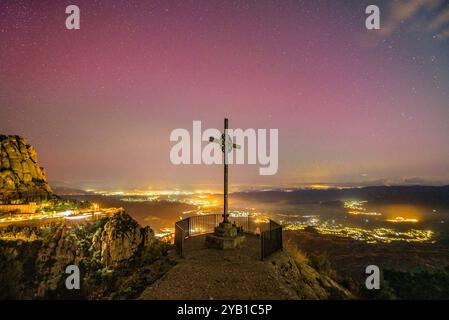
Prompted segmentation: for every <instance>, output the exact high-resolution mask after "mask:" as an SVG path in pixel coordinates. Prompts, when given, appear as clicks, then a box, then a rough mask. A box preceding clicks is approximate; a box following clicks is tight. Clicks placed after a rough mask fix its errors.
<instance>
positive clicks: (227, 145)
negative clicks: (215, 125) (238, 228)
mask: <svg viewBox="0 0 449 320" xmlns="http://www.w3.org/2000/svg"><path fill="white" fill-rule="evenodd" d="M209 141H210V142H214V143H218V144H219V145H221V151H222V152H223V165H224V198H223V202H224V204H223V222H225V223H227V222H229V221H228V216H229V214H228V153H230V152H231V151H232V149H240V146H239V145H236V144H235V143H232V138H231V137H230V136H229V135H228V119H227V118H225V119H224V133H223V134H222V135H221V139H216V138H214V137H210V138H209Z"/></svg>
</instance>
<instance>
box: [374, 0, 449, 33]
mask: <svg viewBox="0 0 449 320" xmlns="http://www.w3.org/2000/svg"><path fill="white" fill-rule="evenodd" d="M443 2H444V0H397V1H392V2H391V3H390V9H389V12H390V14H389V17H388V18H387V20H386V22H385V23H384V24H383V26H382V27H381V31H382V34H383V35H384V36H389V35H391V34H392V33H393V32H394V31H395V30H396V29H397V28H398V27H399V26H400V25H401V24H404V23H405V22H407V21H410V20H411V19H413V18H414V17H415V16H417V15H418V14H419V13H420V12H421V11H423V10H427V11H433V10H436V9H438V8H439V7H440V6H441V4H442V3H443ZM448 19H449V8H448V9H446V10H445V11H443V13H441V14H440V15H438V16H437V18H435V20H433V21H431V22H430V25H429V30H431V29H430V28H435V29H437V28H439V27H440V26H442V25H443V24H444V23H446V22H447V21H448ZM435 29H432V30H435Z"/></svg>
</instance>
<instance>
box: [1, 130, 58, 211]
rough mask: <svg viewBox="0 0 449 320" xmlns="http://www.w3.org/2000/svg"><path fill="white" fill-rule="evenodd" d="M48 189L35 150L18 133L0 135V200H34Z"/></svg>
mask: <svg viewBox="0 0 449 320" xmlns="http://www.w3.org/2000/svg"><path fill="white" fill-rule="evenodd" d="M51 193H52V191H51V189H50V186H49V185H48V184H47V182H46V177H45V170H44V168H42V167H40V166H39V165H38V162H37V154H36V150H34V148H33V147H32V146H31V145H29V144H28V143H27V142H26V140H25V139H23V138H21V137H19V136H5V135H0V203H9V202H25V201H38V200H42V199H46V198H48V197H49V196H50V195H51Z"/></svg>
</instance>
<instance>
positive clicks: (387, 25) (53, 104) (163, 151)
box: [0, 0, 449, 189]
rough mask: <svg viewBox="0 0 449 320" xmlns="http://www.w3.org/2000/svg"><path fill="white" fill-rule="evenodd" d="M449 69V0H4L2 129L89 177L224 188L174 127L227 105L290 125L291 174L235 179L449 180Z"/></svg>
mask: <svg viewBox="0 0 449 320" xmlns="http://www.w3.org/2000/svg"><path fill="white" fill-rule="evenodd" d="M112 3H113V4H112ZM70 4H76V5H78V6H79V7H80V10H81V29H80V30H67V29H66V28H65V19H66V17H67V15H66V14H65V8H66V6H68V5H70ZM369 4H376V5H378V6H379V7H380V8H381V30H378V31H375V30H371V31H368V30H366V28H365V18H366V14H365V8H366V6H367V5H369ZM448 71H449V1H447V0H446V1H444V0H441V1H440V0H406V1H381V0H370V1H358V0H356V1H349V0H344V1H343V0H336V1H329V0H326V1H319V0H313V1H312V0H310V1H300V0H295V1H286V0H284V1H211V0H207V1H186V0H183V1H153V0H152V1H133V0H126V1H113V2H112V1H94V0H88V1H84V0H73V1H58V2H57V4H56V2H55V1H44V0H41V1H20V0H0V133H3V134H18V135H21V136H23V137H25V138H26V139H27V140H28V141H29V142H30V143H31V144H33V145H34V146H35V147H36V149H37V151H38V155H39V159H40V163H41V165H42V166H45V167H46V169H47V175H48V179H49V180H50V181H58V182H66V183H69V184H73V185H74V186H80V187H84V188H115V189H118V188H130V187H153V188H160V187H161V188H162V187H164V188H165V187H167V188H171V187H187V186H195V187H198V188H201V187H203V186H210V185H217V186H219V185H220V183H221V181H222V180H221V179H222V168H221V167H220V166H205V165H196V166H193V165H191V166H174V165H172V164H171V162H170V160H169V151H170V148H171V146H172V145H173V143H171V142H170V141H169V135H170V132H171V131H172V130H173V129H175V128H186V129H188V130H189V131H191V127H192V121H193V120H201V121H202V122H203V128H209V127H213V128H220V129H221V128H222V125H223V124H222V122H223V118H224V117H225V116H227V117H229V119H230V126H231V127H234V128H235V127H237V128H255V129H258V128H267V129H269V128H277V129H279V140H280V141H279V145H280V146H279V171H278V173H277V174H276V175H274V176H259V174H258V169H259V166H258V165H252V166H246V165H245V166H232V167H231V173H230V179H231V183H234V184H235V185H251V186H256V185H273V186H274V185H300V184H304V183H336V184H348V185H350V184H354V185H365V184H384V183H429V184H442V183H449V148H448V142H449V72H448Z"/></svg>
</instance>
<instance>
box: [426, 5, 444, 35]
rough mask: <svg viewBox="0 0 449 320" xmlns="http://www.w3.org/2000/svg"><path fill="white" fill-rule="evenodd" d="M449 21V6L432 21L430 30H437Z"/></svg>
mask: <svg viewBox="0 0 449 320" xmlns="http://www.w3.org/2000/svg"><path fill="white" fill-rule="evenodd" d="M448 22H449V8H447V9H446V10H444V11H443V12H441V14H439V15H438V16H437V17H436V18H435V20H433V21H432V23H431V24H430V25H429V30H430V31H435V30H438V29H440V28H441V27H443V26H444V25H445V24H447V23H448Z"/></svg>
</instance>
